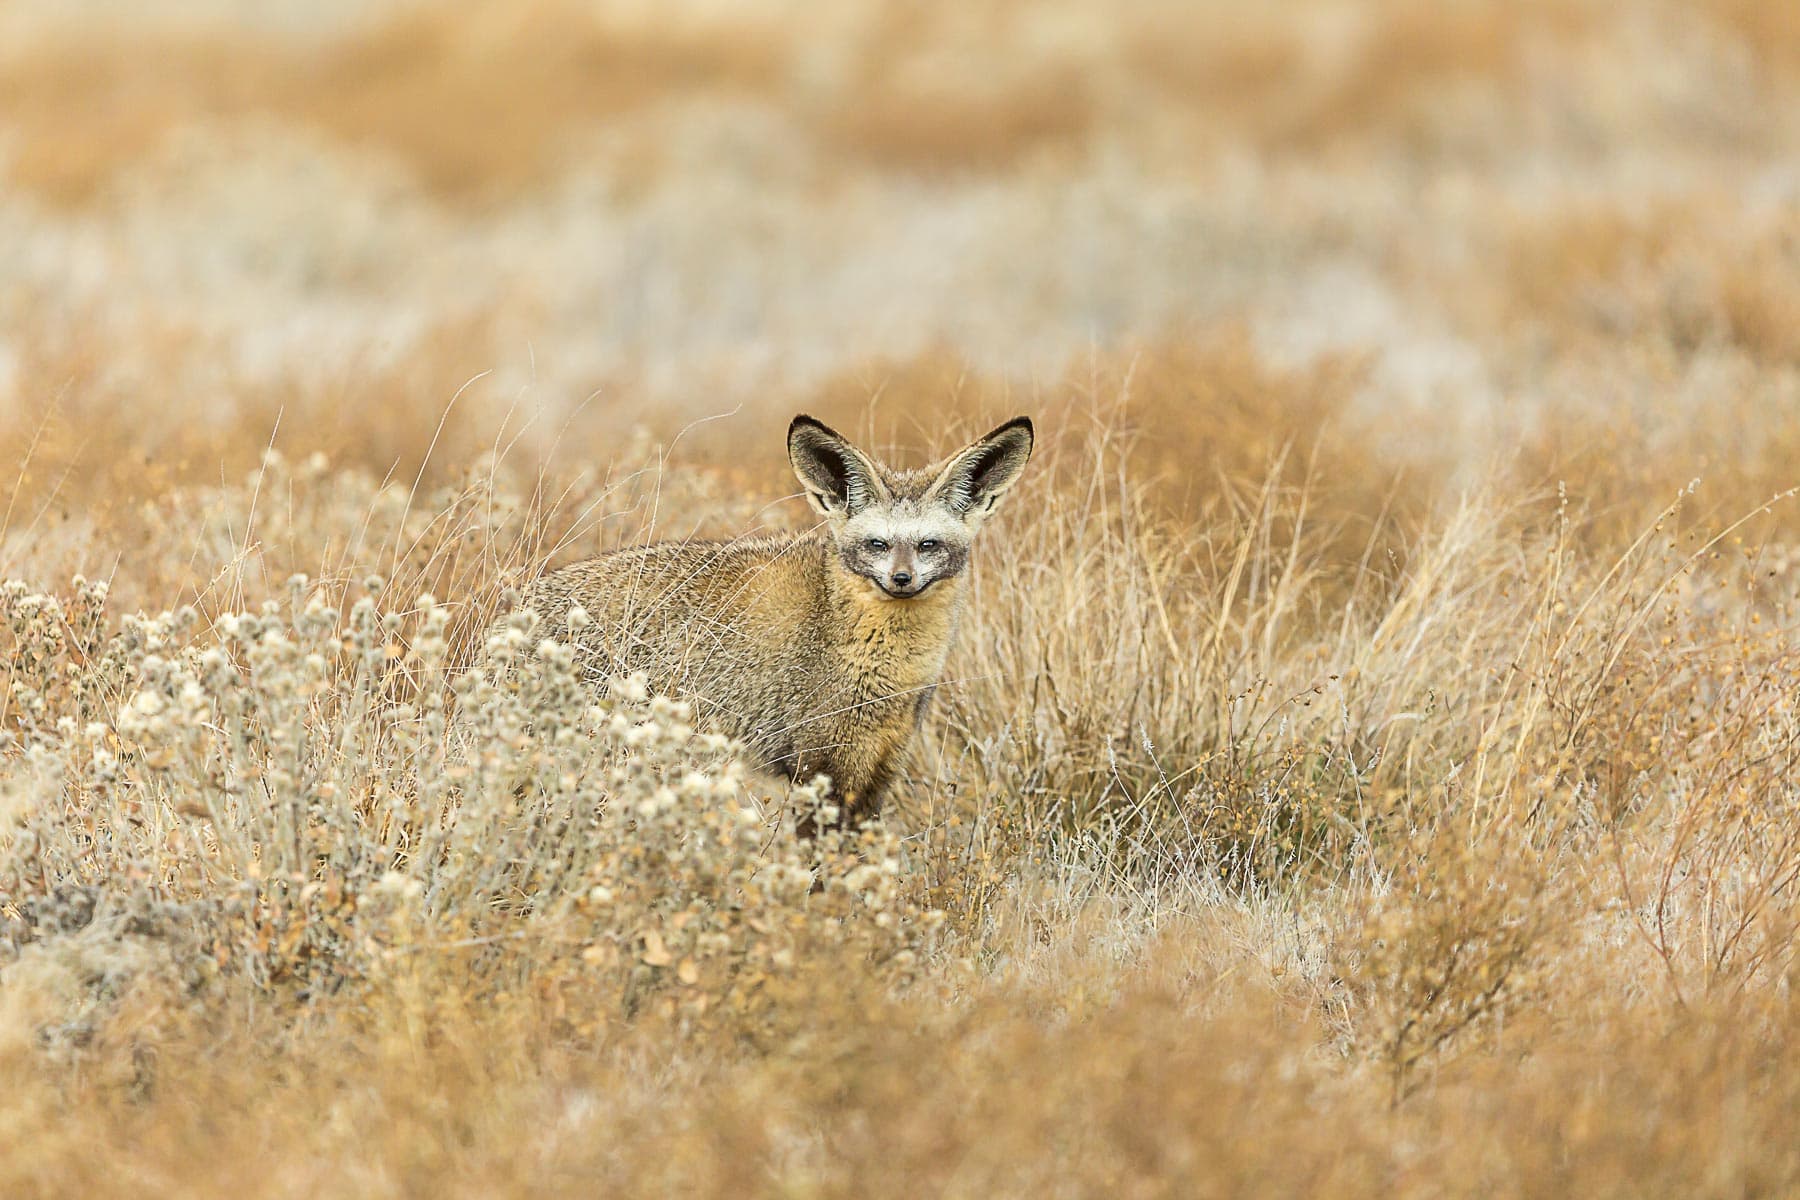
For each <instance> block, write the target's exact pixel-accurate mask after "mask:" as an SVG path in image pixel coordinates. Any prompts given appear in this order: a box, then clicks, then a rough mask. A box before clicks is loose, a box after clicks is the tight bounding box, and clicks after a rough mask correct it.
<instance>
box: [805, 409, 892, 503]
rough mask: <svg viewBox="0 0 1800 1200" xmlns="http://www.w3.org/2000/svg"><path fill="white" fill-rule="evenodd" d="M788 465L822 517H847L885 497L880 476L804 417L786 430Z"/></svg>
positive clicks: (841, 438) (823, 427) (857, 452)
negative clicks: (789, 464) (798, 478)
mask: <svg viewBox="0 0 1800 1200" xmlns="http://www.w3.org/2000/svg"><path fill="white" fill-rule="evenodd" d="M788 461H789V462H791V463H793V464H794V474H796V475H798V476H799V477H800V483H801V485H802V486H803V487H805V488H806V499H807V502H808V503H809V504H811V505H812V506H813V507H814V508H815V509H817V510H818V511H819V512H821V513H823V514H824V515H825V516H828V517H834V516H850V515H852V514H854V513H856V512H858V511H860V510H861V509H863V508H865V507H867V506H868V505H869V504H871V503H873V502H874V501H876V500H879V499H882V498H883V497H885V496H886V495H887V488H886V487H884V486H883V485H882V482H881V472H880V471H879V470H877V469H876V466H875V464H874V463H873V462H871V461H870V460H869V456H868V455H866V454H864V453H863V452H862V451H861V450H858V449H857V448H856V447H855V446H852V445H851V444H850V443H849V441H847V440H846V439H845V438H844V436H843V435H842V434H840V433H839V432H838V431H837V430H835V429H833V428H831V426H829V425H827V424H825V423H824V422H823V421H816V420H814V419H813V418H811V417H809V416H806V415H805V414H804V413H803V414H801V415H800V416H797V417H795V418H794V423H793V424H791V425H789V426H788Z"/></svg>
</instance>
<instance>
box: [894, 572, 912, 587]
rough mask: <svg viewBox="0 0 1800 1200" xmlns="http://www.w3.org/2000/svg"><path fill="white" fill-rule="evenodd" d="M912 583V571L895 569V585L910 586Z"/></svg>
mask: <svg viewBox="0 0 1800 1200" xmlns="http://www.w3.org/2000/svg"><path fill="white" fill-rule="evenodd" d="M911 584H912V573H911V572H909V571H895V572H894V586H895V587H909V586H911Z"/></svg>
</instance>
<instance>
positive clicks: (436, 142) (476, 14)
mask: <svg viewBox="0 0 1800 1200" xmlns="http://www.w3.org/2000/svg"><path fill="white" fill-rule="evenodd" d="M780 66H781V62H780V59H779V57H778V55H777V51H776V48H775V47H774V46H772V45H770V44H769V43H768V42H767V41H766V40H765V39H764V38H763V37H762V36H761V35H760V32H759V31H758V30H757V29H756V28H754V26H749V25H742V24H738V23H719V24H714V25H711V26H683V25H682V24H679V23H674V24H671V23H668V22H662V21H654V20H639V19H631V18H629V17H627V18H625V19H616V18H615V19H608V18H607V16H606V15H605V14H604V13H601V12H595V11H592V10H588V9H584V8H581V7H579V6H576V5H571V4H567V3H562V2H560V0H541V2H540V0H532V2H531V3H526V4H517V3H507V4H496V3H474V4H461V5H455V6H450V7H446V8H440V9H427V8H402V9H400V10H399V11H398V12H397V13H395V14H394V15H391V16H390V17H388V18H387V19H386V20H383V21H379V22H375V23H372V24H370V25H369V26H368V27H367V28H365V29H361V30H358V31H356V32H354V33H352V34H350V35H348V36H347V37H345V38H343V39H341V40H338V41H327V42H326V43H324V44H323V45H319V46H316V47H307V46H305V45H301V46H298V47H288V46H283V45H281V44H279V43H276V42H273V41H270V40H264V39H260V38H257V37H255V36H251V35H244V34H238V35H235V36H234V35H232V34H229V33H224V32H200V33H189V32H185V31H179V30H176V31H171V32H167V33H156V34H150V35H145V34H143V33H141V32H140V33H139V34H137V35H136V36H126V35H116V34H115V35H111V36H104V37H94V36H83V37H81V38H79V39H76V38H74V37H71V38H69V39H66V40H62V41H57V42H52V43H50V44H49V45H46V46H42V47H39V48H36V49H34V50H33V51H32V52H30V53H28V54H23V55H14V56H12V57H11V58H10V59H9V60H7V61H6V62H5V63H4V64H0V107H4V108H5V110H6V111H7V113H8V117H9V123H10V124H11V125H12V127H13V129H14V130H15V132H16V134H17V135H19V136H20V142H19V144H18V146H17V148H16V149H15V151H14V157H13V164H12V167H13V178H15V179H16V180H18V181H19V182H21V183H23V184H25V185H27V186H29V187H31V188H33V189H34V190H36V191H39V192H40V193H42V194H44V195H46V196H47V197H48V198H50V199H52V200H55V201H59V202H63V203H70V202H81V201H85V200H90V199H92V198H94V197H95V195H96V194H97V193H98V192H100V191H101V190H102V189H103V188H104V186H105V184H106V182H107V180H108V179H109V178H110V177H111V175H112V173H113V172H114V171H116V170H117V169H118V167H119V166H121V165H123V164H129V163H131V162H134V161H137V160H138V159H139V158H140V157H141V156H142V155H144V154H145V153H146V152H148V151H153V150H154V149H155V148H156V146H157V145H158V144H159V143H160V142H161V140H162V139H163V138H164V137H165V136H166V135H168V134H169V133H170V132H172V131H174V130H176V129H179V128H180V127H182V126H184V125H187V124H191V123H193V122H196V121H201V120H209V119H219V118H226V117H234V116H244V115H259V114H267V115H271V116H274V117H276V118H278V119H281V120H287V121H293V122H296V123H299V124H302V125H310V126H314V127H317V128H320V129H323V130H325V131H326V132H328V133H329V134H331V135H332V136H334V137H337V138H340V139H342V140H344V141H345V142H347V143H349V144H352V145H358V146H363V147H369V148H373V149H376V150H378V151H381V152H383V153H386V154H390V155H392V156H394V157H395V158H397V159H398V160H399V161H401V162H402V163H404V164H406V166H407V167H409V168H410V169H411V171H412V172H413V173H414V175H415V176H416V178H417V179H418V180H419V181H420V182H421V183H422V184H423V185H425V186H426V187H428V188H430V189H431V190H432V191H434V192H437V193H440V194H443V195H445V196H448V197H452V198H472V199H488V198H491V197H493V196H494V195H496V194H499V193H506V192H515V191H517V190H519V189H521V188H522V187H524V186H526V185H533V184H536V183H538V182H539V181H541V180H542V179H543V178H544V177H545V175H546V174H547V173H550V172H553V171H554V170H556V169H557V168H559V167H560V166H562V165H563V163H564V161H565V154H566V151H567V149H568V145H567V138H568V135H569V134H570V132H571V131H577V130H581V129H583V128H585V127H588V126H590V125H592V124H594V123H596V122H601V121H604V120H607V119H614V118H617V117H619V116H621V115H624V114H628V113H630V112H632V111H634V110H637V109H641V108H644V107H646V106H648V105H651V104H654V103H656V102H658V101H660V100H664V99H667V98H669V97H672V96H691V95H695V94H701V93H705V92H707V91H709V90H711V89H715V88H716V89H722V90H727V91H750V92H756V91H760V90H763V89H765V88H767V87H769V86H770V85H771V83H772V81H773V80H774V78H775V77H776V75H777V72H778V70H779V69H780Z"/></svg>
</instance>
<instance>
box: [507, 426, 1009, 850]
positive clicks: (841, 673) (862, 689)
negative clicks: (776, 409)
mask: <svg viewBox="0 0 1800 1200" xmlns="http://www.w3.org/2000/svg"><path fill="white" fill-rule="evenodd" d="M1031 448H1032V428H1031V422H1030V421H1029V420H1028V419H1026V418H1024V417H1019V418H1016V419H1014V420H1011V421H1008V422H1007V423H1006V424H1004V425H1002V426H1000V427H999V428H998V429H995V430H994V431H993V432H992V433H989V434H988V435H987V436H986V437H983V438H981V439H979V440H977V441H976V442H974V443H972V444H971V445H969V446H968V447H966V448H964V449H963V450H961V451H958V452H957V453H956V454H954V455H952V456H950V457H949V458H948V459H945V460H944V461H943V462H941V463H939V464H937V465H936V466H933V467H929V468H926V469H924V470H904V471H903V470H895V469H893V468H890V467H887V466H885V465H883V464H881V463H879V462H876V461H875V460H874V459H873V458H871V457H869V456H868V455H867V454H865V453H863V452H862V451H861V450H858V449H857V448H856V447H855V446H853V445H851V444H850V442H849V441H848V440H847V439H845V438H844V437H843V436H842V435H840V434H838V433H837V432H835V431H834V430H832V429H831V428H829V427H828V426H826V425H825V424H823V423H822V422H820V421H816V420H814V419H813V418H811V417H808V416H798V417H795V418H794V420H793V423H792V425H790V426H789V428H788V458H789V461H790V462H791V463H792V464H793V468H794V473H795V474H796V475H798V476H799V477H800V483H801V485H802V486H803V487H804V489H805V494H806V498H807V500H808V501H809V502H810V503H811V504H812V507H813V508H814V509H815V510H817V512H818V513H819V515H820V516H821V517H823V518H824V519H823V520H822V521H820V522H819V524H818V525H817V526H815V527H814V528H813V529H812V530H811V531H810V532H807V533H805V534H801V535H799V536H790V537H759V538H742V539H738V540H734V541H726V542H700V541H683V542H663V543H658V544H655V545H649V546H643V547H640V548H637V549H631V550H622V551H619V552H617V553H613V554H606V555H602V556H601V557H599V558H591V559H588V560H586V561H584V562H578V563H573V564H571V565H569V566H566V567H563V568H561V569H559V570H556V571H552V572H550V573H549V574H547V575H545V576H544V577H542V578H541V579H539V580H538V581H537V582H536V583H535V584H534V585H533V586H532V587H531V588H530V590H529V591H528V592H527V593H526V595H525V598H524V603H525V605H526V607H528V608H530V609H532V610H533V611H535V612H536V613H537V614H538V616H539V617H540V618H541V619H542V621H543V625H542V628H544V629H546V630H547V631H553V636H556V637H558V638H564V637H571V638H573V640H574V642H575V644H576V652H577V655H578V661H579V662H580V664H581V666H582V668H583V671H584V673H585V674H586V675H587V676H588V677H589V678H590V679H594V680H596V681H598V680H602V679H606V678H609V677H612V676H617V675H623V674H627V673H629V672H632V671H644V672H646V673H647V674H648V676H649V682H650V687H651V689H652V690H653V691H656V692H661V693H666V694H669V695H674V696H679V697H682V698H683V699H686V700H688V701H689V702H690V703H691V704H692V706H693V708H694V712H695V720H696V722H697V723H698V724H699V725H700V726H701V727H702V728H704V729H708V730H711V731H714V732H718V733H723V734H726V735H729V736H731V737H735V738H738V739H741V740H742V742H743V743H744V744H745V746H746V747H747V748H748V749H749V752H750V755H751V756H752V760H753V761H754V762H755V763H756V764H757V765H758V766H760V767H761V768H762V769H764V770H766V771H769V772H771V773H774V774H776V775H780V776H784V777H786V778H788V779H793V780H798V781H801V782H804V781H807V780H810V779H811V778H813V776H815V775H820V774H822V775H826V776H829V777H830V779H831V796H832V804H833V805H834V806H836V807H837V808H838V810H839V813H840V819H844V820H849V821H856V820H861V819H863V818H866V817H868V816H871V815H873V814H874V813H875V812H877V811H879V809H880V806H881V801H882V793H883V792H884V791H885V790H886V788H887V787H888V785H889V784H890V783H891V782H892V781H893V778H894V776H895V774H896V772H897V771H898V770H899V769H900V767H901V765H902V760H903V758H904V756H905V753H906V750H907V746H908V743H909V742H910V741H911V739H912V736H913V732H914V730H915V729H917V727H918V725H919V723H920V721H921V719H922V718H923V716H924V713H925V709H926V706H927V704H928V703H929V702H930V700H931V694H932V691H933V689H934V688H935V687H936V686H937V683H938V680H939V678H940V676H941V675H942V674H943V670H944V660H945V658H946V657H947V655H948V654H949V652H950V643H951V639H952V638H953V637H954V635H955V633H956V625H957V616H958V613H959V610H960V609H961V607H962V585H963V582H964V581H963V579H962V578H961V576H962V572H963V568H964V567H965V566H966V565H967V564H968V560H969V547H970V542H971V541H972V540H973V539H974V537H975V534H976V533H977V532H978V531H979V530H980V529H981V526H982V524H983V522H985V521H986V520H987V518H988V517H989V515H991V514H992V513H993V511H994V509H995V507H996V506H997V505H998V504H999V503H1000V501H1001V499H1002V498H1003V497H1004V496H1005V495H1006V492H1007V490H1008V489H1009V488H1011V487H1012V485H1013V484H1014V483H1015V482H1016V481H1017V480H1018V478H1019V475H1020V472H1022V471H1023V470H1024V468H1025V463H1026V460H1028V459H1029V458H1030V457H1031ZM575 606H580V608H582V609H583V610H584V611H585V612H586V613H587V616H588V621H587V622H586V623H585V624H584V625H582V627H581V628H580V629H579V630H571V631H570V632H569V633H565V632H564V631H565V630H570V623H569V620H568V618H569V614H570V611H571V609H572V608H574V607H575Z"/></svg>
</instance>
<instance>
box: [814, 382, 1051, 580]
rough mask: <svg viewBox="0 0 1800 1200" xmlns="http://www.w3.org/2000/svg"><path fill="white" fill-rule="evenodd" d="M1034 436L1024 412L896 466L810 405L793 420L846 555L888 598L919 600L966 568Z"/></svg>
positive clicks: (819, 506)
mask: <svg viewBox="0 0 1800 1200" xmlns="http://www.w3.org/2000/svg"><path fill="white" fill-rule="evenodd" d="M1031 443H1032V431H1031V421H1030V420H1029V419H1028V418H1025V417H1015V418H1014V419H1013V420H1011V421H1008V422H1007V423H1006V424H1004V425H1002V426H1000V427H999V428H998V429H996V430H994V431H993V432H992V433H990V434H988V435H987V436H986V437H983V438H979V439H977V440H976V441H974V442H972V443H971V444H970V445H968V446H967V447H965V448H964V449H962V450H960V451H958V452H957V453H955V454H953V455H951V456H950V457H949V458H947V459H945V460H944V461H943V462H941V463H939V464H937V465H936V466H932V467H927V468H925V469H924V470H918V471H897V470H894V469H892V468H890V467H886V466H884V465H882V464H881V463H878V462H876V461H875V460H874V459H872V458H870V457H869V456H868V455H867V454H864V453H863V452H862V451H861V450H858V449H857V448H856V447H855V446H852V445H851V444H850V442H849V441H848V440H847V439H846V438H845V437H844V436H843V435H842V434H840V433H838V432H837V431H836V430H834V429H832V428H831V427H830V426H828V425H826V424H825V423H824V422H822V421H816V420H814V419H813V418H812V417H808V416H805V415H802V416H798V417H795V418H794V422H793V424H792V425H790V426H788V460H789V461H790V462H792V463H793V465H794V474H796V475H798V476H799V477H800V483H801V485H802V486H803V487H804V488H805V489H806V499H807V501H808V502H809V503H810V504H811V505H812V506H813V508H814V509H816V510H817V511H818V512H819V513H820V515H822V516H823V517H824V518H825V520H826V524H827V529H828V530H829V533H830V537H831V541H832V545H833V546H834V548H835V549H836V551H837V556H838V561H839V562H840V563H841V564H842V565H843V567H844V569H845V570H846V571H848V572H850V573H851V574H853V575H856V576H859V577H861V578H862V579H864V580H867V581H868V582H869V584H870V585H872V586H873V587H874V588H875V589H876V590H877V591H878V592H879V593H880V595H882V596H884V597H886V598H887V599H889V600H910V599H912V598H913V597H915V596H918V595H920V594H922V593H923V592H924V591H925V590H926V589H928V588H929V587H931V585H932V584H934V583H937V582H939V581H941V580H944V579H949V578H951V577H952V576H954V575H956V574H957V573H958V572H959V571H961V570H962V569H963V567H964V565H966V564H967V562H968V560H969V543H970V541H972V540H973V539H974V537H975V533H976V531H977V530H979V529H980V528H981V525H982V523H983V522H984V521H986V520H987V518H988V516H989V515H990V514H992V513H993V511H994V509H995V508H996V507H997V506H998V505H999V503H1000V500H1001V498H1002V497H1003V496H1005V495H1006V491H1007V489H1008V488H1010V487H1012V485H1013V483H1014V482H1015V481H1017V479H1018V478H1019V473H1020V472H1021V471H1023V470H1024V469H1025V463H1026V461H1027V460H1028V459H1030V458H1031Z"/></svg>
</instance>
